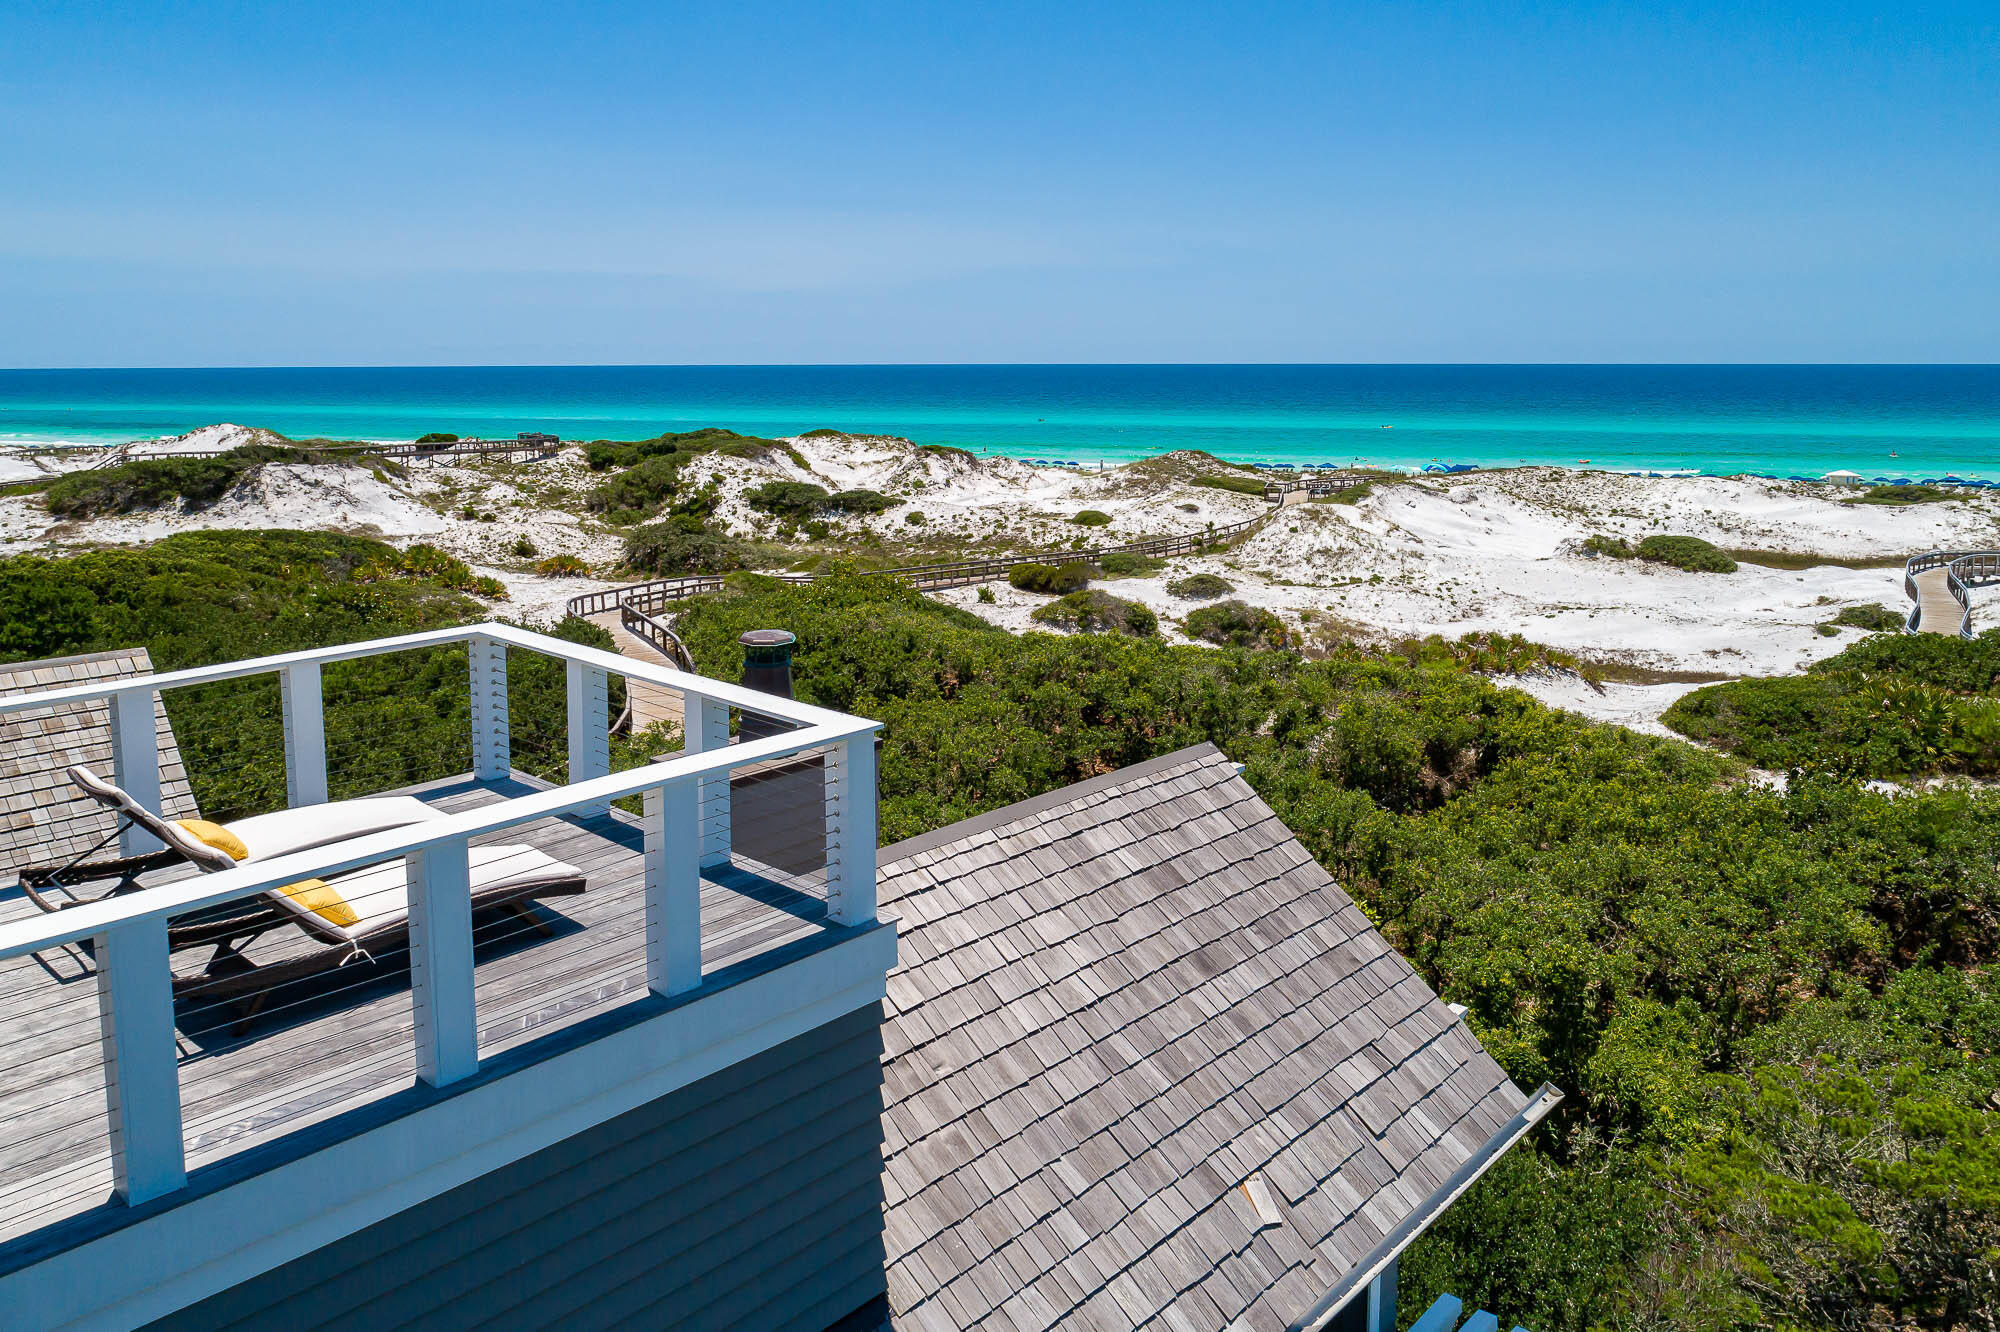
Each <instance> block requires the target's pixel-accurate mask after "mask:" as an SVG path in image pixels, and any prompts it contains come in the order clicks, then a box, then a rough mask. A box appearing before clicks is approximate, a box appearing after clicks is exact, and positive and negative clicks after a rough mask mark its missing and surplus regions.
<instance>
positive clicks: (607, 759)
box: [568, 661, 611, 817]
mask: <svg viewBox="0 0 2000 1332" xmlns="http://www.w3.org/2000/svg"><path fill="white" fill-rule="evenodd" d="M568 665H569V779H570V781H571V782H572V783H575V782H582V781H588V780H590V779H591V778H592V777H602V776H604V774H606V773H608V772H610V771H611V722H610V719H609V718H607V717H606V716H605V715H604V714H605V713H606V712H607V711H609V710H610V706H611V705H610V690H611V684H610V680H609V678H608V677H607V676H606V675H605V673H604V672H603V671H601V670H599V669H597V667H595V666H586V665H584V664H583V663H582V662H580V661H572V662H570V663H568ZM610 808H611V803H610V802H609V801H600V802H599V803H597V804H595V805H591V806H589V807H587V808H583V809H579V810H577V811H576V812H577V813H579V814H582V815H584V816H586V817H590V816H595V815H598V814H602V813H604V812H605V811H606V810H608V809H610Z"/></svg>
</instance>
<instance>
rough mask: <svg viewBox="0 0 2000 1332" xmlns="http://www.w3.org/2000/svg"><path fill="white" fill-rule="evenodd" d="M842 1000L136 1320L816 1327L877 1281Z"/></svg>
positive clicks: (873, 1058) (865, 1072)
mask: <svg viewBox="0 0 2000 1332" xmlns="http://www.w3.org/2000/svg"><path fill="white" fill-rule="evenodd" d="M881 1052H882V1037H881V1011H880V1008H879V1007H878V1006H876V1005H869V1006H868V1007H866V1008H862V1009H858V1010H856V1011H854V1012H852V1013H849V1014H847V1015H846V1016H844V1017H841V1018H837V1019H835V1020H833V1021H831V1022H828V1023H826V1024H824V1025H823V1026H820V1027H818V1028H815V1029H814V1030H812V1031H809V1032H807V1033H805V1034H804V1035H802V1036H799V1037H797V1038H795V1039H793V1040H790V1041H787V1042H786V1043H784V1044H782V1045H779V1046H776V1047H774V1048H772V1049H770V1050H767V1051H765V1052H764V1053H762V1054H759V1055H756V1056H754V1057H752V1058H750V1059H747V1060H745V1061H743V1062H742V1063H739V1064H735V1065H732V1066H731V1067H729V1068H726V1069H724V1070H722V1071H721V1072H718V1073H714V1074H711V1075H710V1076H708V1077H706V1078H703V1079H702V1080H700V1081H698V1082H695V1083H693V1084H690V1085H688V1086H686V1087H683V1088H681V1089H680V1090H678V1091H676V1092H673V1093H671V1094H669V1095H667V1096H664V1097H661V1098H660V1099H658V1100H655V1101H652V1102H650V1103H648V1104H646V1105H642V1106H640V1107H638V1108H637V1109H635V1110H632V1111H630V1112H628V1113H626V1114H624V1115H621V1116H619V1117H617V1118H615V1119H612V1120H609V1121H607V1122H606V1123H604V1124H601V1125H599V1126H598V1127H596V1128H593V1129H590V1130H588V1131H586V1132H584V1133H580V1134H577V1135H576V1136H574V1137H571V1138H568V1139H565V1140H564V1141H562V1142H559V1143H556V1144H555V1145H554V1146H551V1147H548V1148H545V1149H543V1150H541V1151H539V1152H536V1153H534V1154H533V1155H531V1156H528V1157H525V1158H523V1159H522V1160H519V1161H516V1162H514V1163H513V1164H511V1165H509V1166H507V1167H505V1168H503V1169H500V1170H496V1171H494V1172H492V1173H490V1174H487V1175H484V1176H481V1177H480V1178H478V1179H475V1180H472V1181H471V1182H469V1183H467V1184H464V1185H462V1186H460V1187H458V1188H456V1189H453V1190H451V1191H450V1192H448V1193H445V1194H442V1195H440V1196H438V1197H436V1198H434V1199H431V1200H430V1201H428V1202H425V1203H422V1204H419V1205H418V1206H415V1207H412V1208H409V1209H408V1210H406V1211H403V1212H399V1213H397V1214H396V1215H394V1216H391V1217H388V1218H386V1219H385V1220H382V1221H380V1222H377V1223H376V1224H374V1225H372V1226H369V1227H367V1228H366V1229H364V1230H361V1231H359V1232H357V1233H355V1234H353V1235H350V1236H348V1237H346V1238H345V1239H342V1240H339V1241H337V1242H336V1243H333V1244H331V1245H328V1246H326V1247H324V1248H322V1249H319V1250H316V1251H314V1252H312V1253H309V1254H307V1255H305V1256H304V1257H301V1258H298V1259H295V1260H293V1261H292V1262H289V1263H286V1264H284V1265H283V1266H281V1267H278V1268H276V1269H274V1270H272V1271H270V1272H266V1273H264V1274H263V1275H261V1276H258V1277H255V1278H253V1279H251V1280H249V1281H245V1282H243V1283H241V1284H239V1285H236V1286H234V1287H231V1288H229V1289H227V1290H224V1291H222V1292H220V1293H218V1294H216V1295H214V1296H211V1297H210V1298H208V1299H205V1300H203V1301H201V1302H200V1303H198V1304H195V1305H192V1306H190V1307H188V1308H186V1309H183V1310H181V1311H180V1312H179V1313H177V1314H174V1315H171V1316H169V1317H167V1318H164V1319H161V1320H159V1321H157V1322H155V1323H153V1324H151V1325H150V1326H152V1327H153V1328H156V1329H160V1330H161V1332H169V1330H171V1332H193V1330H194V1329H223V1328H240V1329H273V1330H281V1332H302V1330H303V1329H309V1328H318V1327H325V1326H330V1325H335V1324H338V1325H341V1326H354V1327H362V1326H365V1327H369V1328H371V1329H372V1328H393V1327H405V1326H422V1327H425V1328H467V1327H474V1326H506V1327H510V1328H538V1327H554V1326H558V1325H560V1326H561V1327H563V1328H564V1329H565V1330H566V1332H582V1330H583V1329H590V1328H600V1327H601V1328H610V1327H675V1328H690V1329H694V1328H726V1327H746V1328H752V1327H754V1328H772V1329H777V1328H804V1329H813V1330H814V1332H817V1330H818V1329H821V1328H824V1327H826V1326H827V1325H828V1324H829V1323H832V1322H834V1321H835V1320H837V1319H839V1318H841V1317H842V1316H844V1315H845V1314H847V1313H849V1312H850V1311H852V1310H854V1309H856V1308H857V1307H859V1306H861V1305H863V1304H865V1303H866V1302H868V1301H869V1300H870V1299H873V1298H875V1297H876V1296H879V1295H880V1294H881V1293H882V1291H883V1288H884V1276H883V1245H882V1155H881V1114H882V1095H881V1082H882V1078H881Z"/></svg>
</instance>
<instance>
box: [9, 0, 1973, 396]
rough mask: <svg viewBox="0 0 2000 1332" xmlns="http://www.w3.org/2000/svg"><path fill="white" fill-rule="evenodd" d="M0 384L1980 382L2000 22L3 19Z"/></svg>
mask: <svg viewBox="0 0 2000 1332" xmlns="http://www.w3.org/2000/svg"><path fill="white" fill-rule="evenodd" d="M0 163H4V166H5V171H4V173H0V180H4V182H5V198H4V202H0V365H14V366H29V365H324V364H394V363H457V364H466V363H545V364H547V363H596V362H642V363H652V362H846V361H1706V360H1717V361H1745V360H1749V361H1756V360H1803V361H1928V360H1946V361H1967V360H1970V361H1996V360H2000V4H1995V3H1994V2H1993V0H1984V3H1979V4H1940V5H1923V4H1886V3H1885V4H1881V5H1877V6H1866V7H1864V6H1852V5H1842V4H1838V3H1822V4H1801V5H1795V6H1781V5H1762V4H1760V5H1742V4H1730V5H1712V6H1711V5H1674V6H1663V5H1647V6H1636V5H1634V6H1617V5H1603V6H1575V7H1566V6H1548V5H1536V6H1526V5H1505V4H1484V5H1448V4H1381V5H1336V4H1301V5H1296V6H1274V5H1259V4H1246V3H1235V4H1216V5H1210V6H1184V5H1176V4H1172V3H1154V4H1131V5H1106V4H1093V3H1088V2H1085V0H1067V2H1065V3H1061V4H1051V5H1042V4H1031V3H1007V4H994V5H988V6H980V7H976V8H975V7H973V6H970V5H962V4H954V5H936V6H905V5H895V4H840V5H835V4H823V5H759V4H748V3H734V4H726V5H723V4H718V5H713V6H705V5H680V4H668V3H657V2H652V3H638V4H601V5H589V4H578V5H564V6H555V5H535V6H530V5H515V4H508V3H480V4H466V5H459V4H449V3H425V4H402V5H394V6H390V5H376V4H369V3H342V4H311V5H308V4H298V5H293V6H264V5H256V4H233V5H224V4H202V3H192V4H189V3H183V4H174V5H155V4H120V3H115V0H114V2H111V3H102V2H100V3H93V4H88V5H85V4H65V5H45V4H35V3H28V4H22V3H20V0H0Z"/></svg>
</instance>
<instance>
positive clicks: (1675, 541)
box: [1583, 534, 1736, 573]
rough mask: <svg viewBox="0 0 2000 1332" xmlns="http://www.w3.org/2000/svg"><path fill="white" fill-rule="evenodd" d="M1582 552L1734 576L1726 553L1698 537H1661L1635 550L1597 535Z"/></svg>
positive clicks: (1588, 539) (1617, 539)
mask: <svg viewBox="0 0 2000 1332" xmlns="http://www.w3.org/2000/svg"><path fill="white" fill-rule="evenodd" d="M1583 548H1584V549H1585V550H1587V551H1589V552H1591V553H1592V554H1595V555H1609V556H1611V557H1612V558H1613V559H1618V560H1633V559H1637V560H1647V561H1649V562H1651V563H1654V564H1665V565H1670V566H1672V567H1673V568H1676V569H1682V570H1685V571H1686V572H1688V573H1735V572H1736V561H1735V560H1734V559H1731V558H1730V556H1729V552H1727V551H1725V550H1722V549H1720V548H1718V547H1716V546H1715V545H1713V544H1711V543H1710V542H1707V541H1703V540H1702V539H1701V538H1700V537H1691V536H1670V535H1664V534H1661V535H1655V536H1649V537H1646V538H1645V539H1644V540H1642V541H1640V542H1639V544H1638V545H1636V546H1634V545H1632V544H1631V543H1629V542H1627V541H1626V540H1625V539H1624V538H1623V537H1613V536H1603V535H1601V534H1600V535H1596V536H1589V537H1585V538H1584V541H1583Z"/></svg>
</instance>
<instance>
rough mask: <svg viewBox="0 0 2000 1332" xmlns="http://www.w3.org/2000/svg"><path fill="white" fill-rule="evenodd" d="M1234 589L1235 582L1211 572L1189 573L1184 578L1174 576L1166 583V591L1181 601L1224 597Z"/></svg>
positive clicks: (1211, 599) (1209, 599) (1210, 599)
mask: <svg viewBox="0 0 2000 1332" xmlns="http://www.w3.org/2000/svg"><path fill="white" fill-rule="evenodd" d="M1235 590H1236V584H1234V583H1232V582H1230V581H1229V580H1228V579H1227V578H1224V577H1222V576H1221V575H1220V574H1212V573H1198V574H1189V575H1188V576H1187V577H1185V578H1176V579H1174V580H1173V581H1172V582H1171V583H1168V584H1167V592H1168V593H1169V594H1170V595H1172V596H1176V597H1179V598H1180V599H1181V600H1182V601H1213V600H1215V599H1216V598H1217V597H1226V596H1228V595H1229V594H1230V593H1231V592H1234V591H1235Z"/></svg>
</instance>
